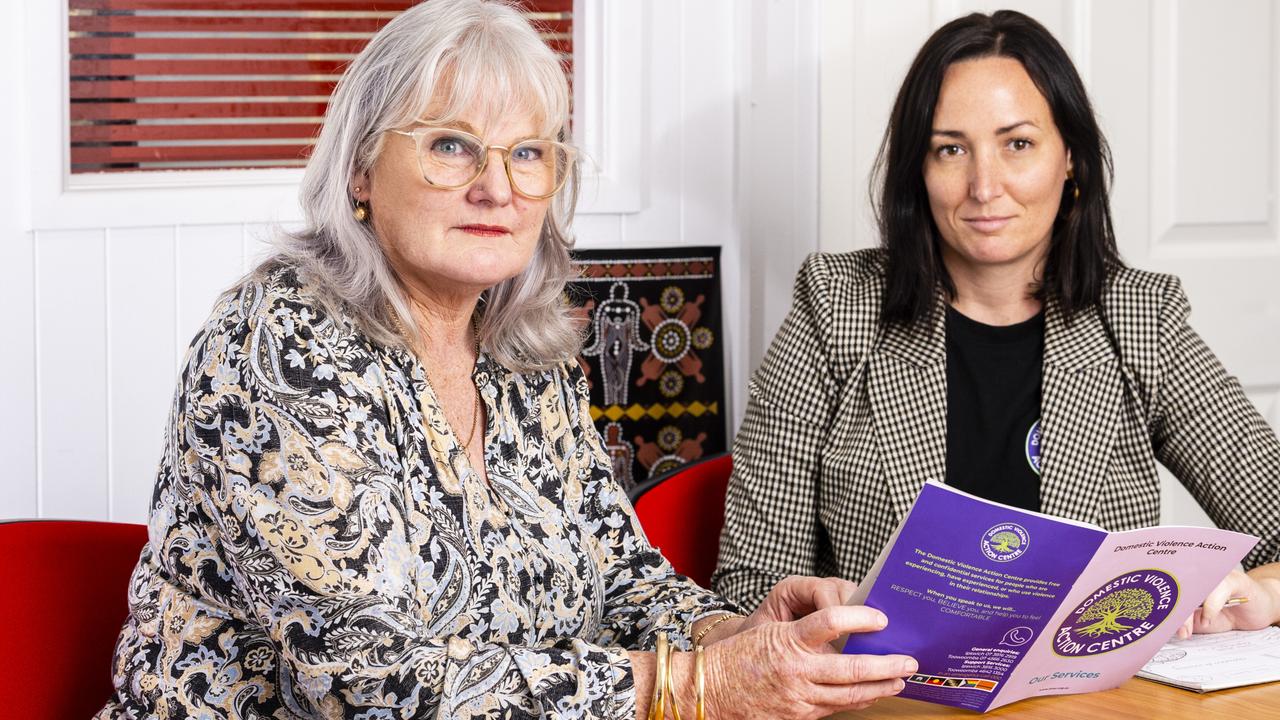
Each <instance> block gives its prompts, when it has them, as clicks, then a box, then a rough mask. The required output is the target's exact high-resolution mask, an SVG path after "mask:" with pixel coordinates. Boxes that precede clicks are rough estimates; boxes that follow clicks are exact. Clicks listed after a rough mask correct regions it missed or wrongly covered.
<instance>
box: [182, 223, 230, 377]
mask: <svg viewBox="0 0 1280 720" xmlns="http://www.w3.org/2000/svg"><path fill="white" fill-rule="evenodd" d="M176 233H177V235H176V237H177V242H176V252H175V253H174V265H175V268H174V273H175V276H176V278H177V285H176V298H177V302H176V306H177V314H176V316H175V317H176V320H177V327H176V332H177V336H176V339H177V347H178V350H177V360H178V362H181V360H182V358H183V357H184V356H185V355H186V352H187V345H188V344H190V342H191V338H193V337H195V334H196V332H197V331H199V329H200V328H201V327H202V326H203V325H204V321H205V319H206V318H208V317H209V311H210V310H211V309H212V308H213V301H214V300H216V299H217V298H218V296H219V295H221V294H222V293H223V292H224V291H225V290H226V289H227V288H229V287H231V284H232V283H234V282H235V281H236V280H237V279H238V278H239V277H240V276H241V275H243V274H244V266H245V262H244V252H245V242H244V228H243V227H242V226H241V225H239V224H235V225H195V226H183V227H180V228H177V229H176Z"/></svg>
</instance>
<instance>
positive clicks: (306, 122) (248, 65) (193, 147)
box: [68, 0, 573, 173]
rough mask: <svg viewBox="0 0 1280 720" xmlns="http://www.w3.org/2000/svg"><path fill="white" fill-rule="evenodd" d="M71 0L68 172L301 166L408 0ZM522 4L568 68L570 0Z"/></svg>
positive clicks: (537, 0) (570, 56)
mask: <svg viewBox="0 0 1280 720" xmlns="http://www.w3.org/2000/svg"><path fill="white" fill-rule="evenodd" d="M428 1H429V0H428ZM69 3H70V13H69V18H70V21H69V25H70V27H69V28H68V30H69V32H70V47H71V60H70V74H71V77H70V84H69V86H68V87H69V89H70V108H71V112H70V120H71V132H70V141H71V172H72V173H88V172H116V171H129V170H158V169H210V168H248V167H298V166H301V165H303V164H305V163H306V159H307V156H308V155H309V154H310V152H311V145H312V144H313V142H314V140H315V137H316V135H317V133H318V132H319V127H320V121H321V119H322V118H323V116H324V112H325V108H326V107H327V105H328V101H329V95H330V93H332V92H333V88H334V86H335V85H336V83H337V81H338V78H339V76H341V74H342V71H343V70H344V69H345V68H346V66H347V64H348V63H350V62H351V60H352V59H353V58H354V57H355V56H356V54H357V53H358V52H360V50H361V48H363V47H364V44H365V43H366V42H368V41H369V38H370V37H372V36H373V34H374V33H376V32H377V31H378V30H379V29H380V28H381V27H382V26H383V25H385V24H386V23H387V22H388V21H389V20H391V18H393V17H395V15H396V13H398V12H400V11H402V10H404V9H406V8H408V7H410V6H412V5H414V4H415V2H413V1H411V0H398V1H397V0H364V1H362V0H69ZM520 4H521V5H522V6H523V7H524V8H525V9H526V12H527V14H528V16H529V18H530V19H531V20H532V21H533V22H534V23H535V24H536V26H537V27H538V28H539V30H540V31H541V32H542V37H543V39H544V40H545V41H546V42H547V44H548V45H549V46H550V47H551V48H552V49H554V50H555V51H556V52H557V53H559V54H560V57H561V62H562V63H563V65H564V67H565V71H566V72H567V73H568V74H569V76H570V77H571V78H572V73H573V69H572V59H573V0H526V1H525V2H522V3H520Z"/></svg>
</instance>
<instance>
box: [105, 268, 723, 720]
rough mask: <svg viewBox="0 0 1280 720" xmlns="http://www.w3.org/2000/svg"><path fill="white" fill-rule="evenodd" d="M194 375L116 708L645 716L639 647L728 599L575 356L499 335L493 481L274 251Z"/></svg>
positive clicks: (129, 625)
mask: <svg viewBox="0 0 1280 720" xmlns="http://www.w3.org/2000/svg"><path fill="white" fill-rule="evenodd" d="M260 277H261V280H259V281H255V282H247V283H244V284H243V285H242V286H241V287H240V288H239V290H238V291H236V292H234V293H231V294H228V295H226V296H224V297H223V298H222V299H221V300H220V301H219V302H218V304H217V305H216V306H215V308H214V311H213V314H212V316H211V317H210V318H209V320H208V322H207V324H206V325H205V327H204V328H203V330H202V331H201V332H200V333H199V334H198V335H197V336H196V338H195V340H194V341H193V343H192V347H191V350H190V352H189V353H188V356H187V361H186V364H185V367H184V370H183V373H182V376H181V382H180V384H179V387H178V390H177V392H176V394H175V397H174V401H173V406H172V409H171V416H170V420H169V423H168V433H167V438H166V444H165V451H164V456H163V458H162V460H161V464H160V470H159V475H158V478H157V481H156V487H155V493H154V497H153V500H152V507H151V515H150V521H149V534H150V542H149V543H148V544H147V547H146V548H145V549H144V550H143V552H142V556H141V558H140V560H139V562H138V566H137V569H136V570H135V571H134V573H133V577H132V579H131V581H130V588H129V605H130V616H129V619H128V621H127V622H126V624H125V626H124V628H123V630H122V631H121V634H120V639H119V641H118V644H117V647H116V653H115V659H114V678H115V687H116V694H115V696H114V697H113V698H112V700H111V702H109V703H108V704H107V706H106V707H105V708H103V709H102V710H101V711H100V712H99V714H98V716H97V717H98V718H144V717H161V718H202V719H213V718H353V719H358V720H381V719H383V718H418V717H440V718H455V717H493V718H527V717H546V718H625V719H627V720H630V718H633V717H634V715H635V689H634V684H633V679H632V675H631V666H630V663H629V661H628V657H627V654H626V649H628V648H630V649H642V648H651V647H652V645H653V638H654V635H655V633H656V632H657V631H659V630H665V631H667V632H668V633H670V634H671V635H672V636H673V637H674V638H675V639H676V642H677V643H678V644H681V645H684V646H687V643H688V626H689V623H691V622H693V621H696V620H697V619H699V618H700V617H702V616H704V615H706V614H708V613H711V612H716V611H721V610H726V609H728V610H732V609H734V608H733V607H732V606H730V605H728V604H727V603H726V602H725V601H723V600H721V599H719V598H718V597H717V596H715V595H713V594H712V593H710V592H708V591H705V590H702V589H701V588H699V587H697V586H696V585H695V584H693V583H692V582H691V581H689V580H687V579H686V578H684V577H682V576H680V575H678V574H676V573H675V572H674V571H673V570H672V568H671V566H670V565H669V564H668V563H667V562H666V561H665V560H664V559H663V558H662V556H661V555H660V554H659V553H658V552H657V551H656V550H655V549H654V548H653V547H652V546H650V545H649V543H648V541H647V540H646V539H645V536H644V534H643V532H642V531H641V529H640V526H639V524H638V522H637V520H636V517H635V514H634V512H633V511H632V509H631V506H630V504H629V503H628V502H627V499H626V496H625V495H624V494H623V492H622V491H621V489H620V488H619V486H618V485H617V484H616V483H615V482H614V480H613V479H612V477H611V475H610V462H609V459H608V456H607V455H606V453H605V452H604V449H603V447H602V444H601V441H600V437H599V435H598V434H597V432H596V429H595V427H594V425H593V424H592V422H591V418H590V415H589V412H588V409H589V404H588V399H587V398H588V395H587V382H586V378H585V377H584V375H583V374H582V371H581V370H580V369H579V368H578V367H577V365H576V364H572V363H570V364H565V365H563V366H560V367H558V368H556V369H555V370H554V371H547V372H539V373H515V372H512V371H509V370H508V369H506V368H505V367H502V366H500V365H498V364H497V363H496V362H494V361H493V360H491V359H490V358H488V357H487V356H485V355H484V354H481V356H480V358H479V360H478V361H477V363H476V366H475V370H474V374H473V377H474V380H475V382H476V385H477V387H478V388H480V393H481V397H482V399H483V402H484V406H485V408H486V410H487V417H488V420H487V424H486V428H485V467H486V469H487V470H488V475H489V480H488V482H487V483H485V482H484V481H483V480H480V479H479V477H478V476H477V475H475V474H473V472H472V470H471V469H470V466H469V464H468V461H467V459H466V457H465V454H464V453H463V451H462V448H461V447H460V446H459V444H458V443H457V442H456V439H455V437H454V436H453V434H452V432H451V431H450V430H449V427H448V424H447V422H446V421H445V418H444V415H443V413H442V412H441V410H440V407H439V405H438V403H437V402H436V401H435V399H434V396H433V394H432V390H431V388H430V385H429V383H428V382H427V378H426V374H425V372H424V369H423V367H422V365H421V364H420V363H419V362H418V360H417V359H416V358H415V357H414V356H413V355H412V354H411V353H409V352H407V351H404V350H401V349H395V348H388V347H385V346H383V345H380V344H377V343H374V342H372V341H371V340H369V339H368V338H367V337H365V336H364V335H362V334H361V333H360V332H359V331H358V330H357V329H356V328H354V327H353V326H352V324H351V323H350V321H349V320H347V319H345V318H344V317H341V316H330V315H328V314H327V313H325V312H324V311H323V310H322V308H321V307H320V306H319V304H318V303H317V302H315V301H314V299H313V298H312V297H311V295H310V294H309V293H308V291H307V288H306V283H305V281H304V280H302V279H301V278H300V277H299V274H298V273H297V272H296V271H295V270H293V269H291V268H289V267H284V266H276V267H273V268H269V269H268V270H267V271H266V272H265V273H263V274H260Z"/></svg>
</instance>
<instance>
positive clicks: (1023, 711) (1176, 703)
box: [829, 677, 1280, 720]
mask: <svg viewBox="0 0 1280 720" xmlns="http://www.w3.org/2000/svg"><path fill="white" fill-rule="evenodd" d="M948 717H967V718H984V719H985V718H988V717H991V718H1018V719H1019V720H1038V719H1039V718H1046V719H1047V718H1058V719H1060V718H1070V720H1115V718H1130V717H1132V718H1160V719H1161V720H1176V719H1178V718H1193V719H1194V720H1220V719H1221V720H1253V719H1254V718H1258V719H1263V718H1280V683H1269V684H1266V685H1253V686H1250V687H1243V688H1233V689H1231V690H1218V691H1216V692H1211V693H1204V694H1201V693H1196V692H1192V691H1190V690H1183V689H1181V688H1175V687H1170V686H1168V685H1161V684H1160V683H1155V682H1151V681H1150V680H1142V679H1140V678H1136V677H1135V678H1132V679H1131V680H1129V682H1127V683H1125V684H1124V685H1121V686H1120V687H1118V688H1116V689H1114V690H1107V691H1105V692H1095V693H1085V694H1082V695H1053V696H1049V697H1039V698H1032V699H1028V700H1022V701H1020V702H1016V703H1013V704H1010V705H1005V706H1004V707H1001V708H998V709H996V710H992V711H991V712H989V713H986V714H985V715H979V714H978V713H975V712H973V711H972V710H958V709H956V708H951V707H946V706H943V705H935V704H933V703H925V702H920V701H918V700H905V699H903V698H889V699H885V700H880V701H879V702H877V703H876V704H875V705H872V706H871V707H870V708H868V709H866V710H863V711H861V712H849V713H840V714H839V715H833V716H831V718H830V719H829V720H855V719H856V720H865V718H893V719H895V720H902V719H903V718H948Z"/></svg>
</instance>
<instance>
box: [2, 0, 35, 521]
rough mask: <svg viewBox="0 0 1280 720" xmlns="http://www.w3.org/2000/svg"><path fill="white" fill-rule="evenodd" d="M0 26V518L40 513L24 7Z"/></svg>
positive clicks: (9, 8) (12, 9)
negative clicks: (0, 325) (0, 318)
mask: <svg viewBox="0 0 1280 720" xmlns="http://www.w3.org/2000/svg"><path fill="white" fill-rule="evenodd" d="M4 13H5V22H3V23H0V67H3V68H5V72H3V73H0V97H2V98H4V105H5V111H4V112H0V157H3V158H4V159H5V166H6V167H5V172H3V173H0V308H4V318H5V321H4V340H3V348H2V349H0V408H2V409H3V410H2V411H0V468H3V470H0V472H2V473H3V475H2V476H0V517H35V516H36V515H38V514H39V500H38V492H37V487H36V466H37V465H36V463H37V461H36V388H35V382H34V378H35V367H36V364H35V333H36V325H35V273H34V272H33V268H34V265H35V239H34V236H33V234H32V233H31V222H30V219H31V192H30V188H29V185H28V183H27V182H25V181H24V179H25V178H27V177H29V176H30V163H29V160H30V158H29V155H28V153H27V152H26V148H27V147H29V145H30V142H29V135H30V133H29V130H28V125H29V123H30V115H29V113H28V109H27V108H28V103H27V95H28V92H27V83H26V77H27V74H26V66H27V63H26V52H25V49H26V45H25V43H24V41H23V39H24V37H25V36H26V27H25V25H26V17H25V16H26V13H27V6H26V3H16V2H11V3H7V4H6V5H5V8H4Z"/></svg>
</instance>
